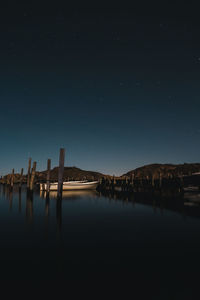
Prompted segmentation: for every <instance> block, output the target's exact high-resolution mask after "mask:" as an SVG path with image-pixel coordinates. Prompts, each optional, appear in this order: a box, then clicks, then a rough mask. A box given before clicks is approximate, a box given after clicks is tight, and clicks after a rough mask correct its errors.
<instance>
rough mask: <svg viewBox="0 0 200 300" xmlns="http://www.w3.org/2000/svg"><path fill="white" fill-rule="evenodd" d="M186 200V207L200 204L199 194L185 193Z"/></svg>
mask: <svg viewBox="0 0 200 300" xmlns="http://www.w3.org/2000/svg"><path fill="white" fill-rule="evenodd" d="M184 199H185V200H186V202H184V205H192V204H200V194H199V193H185V194H184Z"/></svg>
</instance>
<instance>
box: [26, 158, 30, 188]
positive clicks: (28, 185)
mask: <svg viewBox="0 0 200 300" xmlns="http://www.w3.org/2000/svg"><path fill="white" fill-rule="evenodd" d="M30 179H31V158H29V161H28V174H27V189H28V190H29V189H30Z"/></svg>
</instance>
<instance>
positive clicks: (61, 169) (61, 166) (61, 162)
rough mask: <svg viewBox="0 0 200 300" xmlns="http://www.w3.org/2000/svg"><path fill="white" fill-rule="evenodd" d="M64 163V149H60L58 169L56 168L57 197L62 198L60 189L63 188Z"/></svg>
mask: <svg viewBox="0 0 200 300" xmlns="http://www.w3.org/2000/svg"><path fill="white" fill-rule="evenodd" d="M64 165H65V149H64V148H61V149H60V158H59V169H58V195H57V196H58V198H59V199H61V198H62V189H63V174H64Z"/></svg>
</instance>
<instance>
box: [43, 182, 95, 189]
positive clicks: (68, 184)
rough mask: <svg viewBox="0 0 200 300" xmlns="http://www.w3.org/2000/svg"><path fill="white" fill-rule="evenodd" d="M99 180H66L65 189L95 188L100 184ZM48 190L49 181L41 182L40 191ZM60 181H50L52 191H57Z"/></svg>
mask: <svg viewBox="0 0 200 300" xmlns="http://www.w3.org/2000/svg"><path fill="white" fill-rule="evenodd" d="M98 183H99V182H98V181H66V182H63V191H72V190H95V189H96V188H97V185H98ZM46 190H47V183H40V191H46ZM57 190H58V183H57V182H54V183H50V191H57Z"/></svg>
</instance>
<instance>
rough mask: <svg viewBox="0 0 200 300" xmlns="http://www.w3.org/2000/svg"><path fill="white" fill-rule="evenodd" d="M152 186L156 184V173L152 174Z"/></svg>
mask: <svg viewBox="0 0 200 300" xmlns="http://www.w3.org/2000/svg"><path fill="white" fill-rule="evenodd" d="M152 186H153V187H154V186H155V175H154V174H152Z"/></svg>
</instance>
